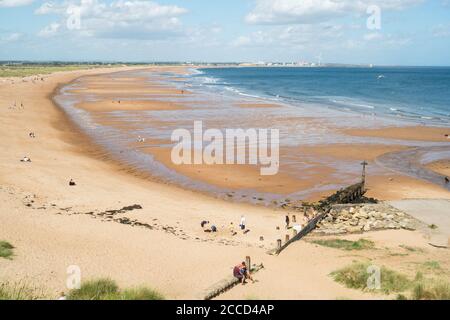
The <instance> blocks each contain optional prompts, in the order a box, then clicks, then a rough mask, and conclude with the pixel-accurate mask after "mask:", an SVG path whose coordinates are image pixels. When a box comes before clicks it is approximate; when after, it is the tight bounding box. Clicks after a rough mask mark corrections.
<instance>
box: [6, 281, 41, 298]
mask: <svg viewBox="0 0 450 320" xmlns="http://www.w3.org/2000/svg"><path fill="white" fill-rule="evenodd" d="M42 298H43V295H42V294H38V293H37V292H36V290H35V289H32V288H29V287H28V286H26V285H24V284H22V283H16V284H10V283H7V282H6V283H1V284H0V300H37V299H42Z"/></svg>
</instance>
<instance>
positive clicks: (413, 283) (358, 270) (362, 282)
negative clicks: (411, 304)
mask: <svg viewBox="0 0 450 320" xmlns="http://www.w3.org/2000/svg"><path fill="white" fill-rule="evenodd" d="M434 265H435V264H433V266H434ZM369 266H370V263H362V262H355V263H353V264H352V265H350V266H347V267H344V268H342V269H340V270H338V271H335V272H333V273H331V276H332V277H333V278H334V280H335V281H336V282H339V283H341V284H343V285H345V286H346V287H347V288H351V289H360V290H363V291H368V292H376V291H377V289H370V288H368V279H369V277H370V276H371V273H370V272H368V268H369ZM380 276H381V279H380V285H381V288H379V290H380V291H381V292H383V293H384V294H392V293H397V298H396V299H397V300H408V297H409V299H411V300H450V283H449V282H448V280H447V279H444V278H442V279H434V278H426V277H425V276H424V275H423V273H422V272H417V273H416V276H415V278H414V279H413V280H410V279H409V278H408V277H407V276H406V275H404V274H401V273H399V272H397V271H395V270H391V269H388V268H386V267H384V266H383V267H381V269H380Z"/></svg>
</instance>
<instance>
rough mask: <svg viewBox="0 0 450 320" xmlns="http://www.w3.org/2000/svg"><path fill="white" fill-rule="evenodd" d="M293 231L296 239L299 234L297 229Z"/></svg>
mask: <svg viewBox="0 0 450 320" xmlns="http://www.w3.org/2000/svg"><path fill="white" fill-rule="evenodd" d="M293 230H294V238H295V237H296V236H297V234H298V231H297V229H293Z"/></svg>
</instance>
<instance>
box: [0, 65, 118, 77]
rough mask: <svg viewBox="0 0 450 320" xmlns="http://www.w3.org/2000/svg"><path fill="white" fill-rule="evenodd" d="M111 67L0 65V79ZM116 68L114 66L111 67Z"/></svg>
mask: <svg viewBox="0 0 450 320" xmlns="http://www.w3.org/2000/svg"><path fill="white" fill-rule="evenodd" d="M109 66H110V65H103V64H99V65H97V64H19V65H0V78H2V77H3V78H6V77H29V76H34V75H45V74H50V73H54V72H61V71H76V70H83V69H92V68H100V67H101V68H106V67H109ZM111 66H114V65H111Z"/></svg>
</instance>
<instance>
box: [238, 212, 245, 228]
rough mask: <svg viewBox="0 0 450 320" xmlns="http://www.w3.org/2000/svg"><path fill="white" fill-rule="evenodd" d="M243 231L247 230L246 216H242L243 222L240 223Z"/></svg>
mask: <svg viewBox="0 0 450 320" xmlns="http://www.w3.org/2000/svg"><path fill="white" fill-rule="evenodd" d="M239 227H240V228H241V230H245V216H243V215H242V216H241V222H240V223H239Z"/></svg>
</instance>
